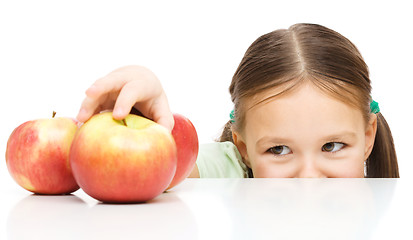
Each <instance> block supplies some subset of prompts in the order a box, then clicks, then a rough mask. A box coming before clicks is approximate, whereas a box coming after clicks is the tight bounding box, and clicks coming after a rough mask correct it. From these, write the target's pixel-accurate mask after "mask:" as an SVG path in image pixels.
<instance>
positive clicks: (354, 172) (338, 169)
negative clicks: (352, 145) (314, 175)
mask: <svg viewBox="0 0 413 240" xmlns="http://www.w3.org/2000/svg"><path fill="white" fill-rule="evenodd" d="M322 167H323V169H324V171H325V175H326V176H327V177H331V178H364V151H363V150H362V149H353V151H351V152H348V153H347V154H346V156H345V157H344V158H342V159H325V161H324V165H323V166H322Z"/></svg>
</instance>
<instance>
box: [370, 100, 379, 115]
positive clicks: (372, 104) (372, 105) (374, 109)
mask: <svg viewBox="0 0 413 240" xmlns="http://www.w3.org/2000/svg"><path fill="white" fill-rule="evenodd" d="M370 112H371V113H374V114H376V113H379V112H380V108H379V103H378V102H376V101H374V100H371V102H370Z"/></svg>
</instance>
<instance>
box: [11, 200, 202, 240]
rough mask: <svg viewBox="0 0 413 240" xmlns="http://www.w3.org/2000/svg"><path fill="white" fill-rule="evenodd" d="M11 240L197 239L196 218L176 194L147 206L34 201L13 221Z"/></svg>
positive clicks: (15, 210)
mask: <svg viewBox="0 0 413 240" xmlns="http://www.w3.org/2000/svg"><path fill="white" fill-rule="evenodd" d="M7 236H8V239H13V240H14V239H53V240H55V239H158V238H160V239H163V238H165V239H196V238H197V228H196V222H195V221H194V218H193V215H192V212H191V211H190V209H189V208H188V207H187V206H186V204H185V203H184V202H182V201H181V199H180V198H179V197H178V196H176V195H174V194H168V193H165V194H161V195H160V196H158V197H156V198H155V199H153V200H151V201H149V202H147V203H142V204H103V203H95V204H87V203H86V202H85V201H83V200H82V199H81V198H79V197H77V196H75V195H66V196H42V195H30V196H28V197H26V198H24V199H23V200H21V201H20V202H18V203H17V204H16V206H15V207H14V208H13V209H12V210H11V212H10V213H9V216H8V223H7Z"/></svg>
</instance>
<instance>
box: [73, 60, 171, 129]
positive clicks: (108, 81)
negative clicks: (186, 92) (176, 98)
mask: <svg viewBox="0 0 413 240" xmlns="http://www.w3.org/2000/svg"><path fill="white" fill-rule="evenodd" d="M132 107H135V108H136V109H138V110H139V111H140V112H141V113H142V114H143V115H144V116H145V117H148V118H150V119H152V120H154V121H155V122H157V123H159V124H161V125H163V126H165V127H166V128H167V129H169V130H170V131H172V128H173V126H174V120H173V116H172V113H171V111H170V109H169V105H168V100H167V98H166V94H165V92H164V90H163V88H162V85H161V83H160V81H159V80H158V78H157V77H156V76H155V75H154V74H153V73H152V72H151V71H150V70H149V69H147V68H144V67H141V66H126V67H122V68H119V69H116V70H115V71H113V72H111V73H109V74H108V75H107V76H105V77H103V78H100V79H98V80H97V81H96V82H95V83H94V84H93V85H92V86H90V87H89V89H87V90H86V98H85V99H84V100H83V102H82V105H81V107H80V110H79V113H78V115H77V120H78V121H80V122H85V121H87V120H88V119H89V118H90V117H91V116H92V115H94V114H96V113H99V112H101V111H103V110H111V109H113V118H114V119H117V120H121V119H124V118H125V117H126V116H127V115H128V114H129V112H130V111H131V109H132Z"/></svg>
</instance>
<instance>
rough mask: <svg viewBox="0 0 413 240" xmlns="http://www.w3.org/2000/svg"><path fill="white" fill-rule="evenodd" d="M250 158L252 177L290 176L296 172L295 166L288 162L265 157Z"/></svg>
mask: <svg viewBox="0 0 413 240" xmlns="http://www.w3.org/2000/svg"><path fill="white" fill-rule="evenodd" d="M251 160H252V161H251V169H252V172H253V174H254V178H291V177H294V175H295V174H294V173H295V172H296V171H295V169H296V166H294V165H293V164H291V163H288V162H285V163H277V162H272V161H271V160H270V159H267V158H265V157H261V158H253V159H251Z"/></svg>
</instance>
